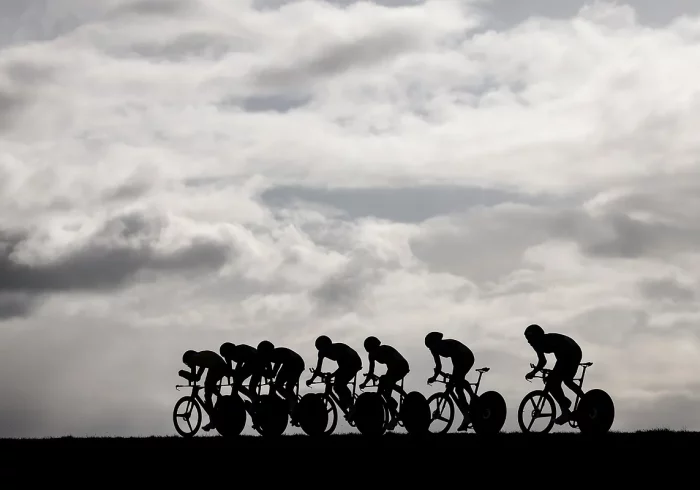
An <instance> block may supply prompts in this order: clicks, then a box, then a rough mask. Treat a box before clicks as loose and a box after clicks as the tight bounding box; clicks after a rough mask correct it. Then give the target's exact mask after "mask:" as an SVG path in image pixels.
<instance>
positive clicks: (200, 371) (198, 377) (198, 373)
mask: <svg viewBox="0 0 700 490" xmlns="http://www.w3.org/2000/svg"><path fill="white" fill-rule="evenodd" d="M205 369H206V368H205V367H204V366H201V367H200V368H199V371H198V372H197V374H196V375H195V376H196V377H197V381H199V380H200V379H202V374H203V373H204V370H205Z"/></svg>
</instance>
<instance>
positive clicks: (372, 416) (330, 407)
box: [300, 368, 387, 436]
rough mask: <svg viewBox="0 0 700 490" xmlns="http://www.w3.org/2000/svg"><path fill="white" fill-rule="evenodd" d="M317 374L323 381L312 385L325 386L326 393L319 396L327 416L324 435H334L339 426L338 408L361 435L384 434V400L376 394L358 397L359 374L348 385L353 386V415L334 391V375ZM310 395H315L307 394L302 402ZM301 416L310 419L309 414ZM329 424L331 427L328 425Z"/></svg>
mask: <svg viewBox="0 0 700 490" xmlns="http://www.w3.org/2000/svg"><path fill="white" fill-rule="evenodd" d="M309 371H311V373H314V369H313V368H309ZM316 374H317V375H318V376H319V377H320V378H321V381H316V382H314V383H311V384H321V383H323V384H325V390H324V392H323V393H322V394H317V395H320V397H321V399H322V401H323V404H324V411H323V413H325V415H326V417H325V420H326V424H325V429H324V430H323V432H322V434H323V435H330V434H332V433H333V431H334V430H335V428H336V426H337V425H338V407H340V410H341V411H342V412H343V416H344V418H345V420H346V421H347V422H348V424H350V426H351V427H355V428H357V429H358V430H359V431H360V433H361V434H363V435H368V436H375V435H381V434H382V433H383V432H384V427H385V424H386V418H387V413H386V408H385V406H384V401H383V400H382V397H381V395H379V393H375V392H365V393H361V394H360V395H359V396H358V395H357V374H355V376H353V378H352V381H351V382H350V383H348V385H350V384H352V406H353V408H352V410H353V412H354V413H353V414H352V415H351V414H350V410H348V409H346V408H345V407H343V406H342V404H341V403H340V400H339V398H338V396H337V395H336V394H335V392H334V391H333V380H332V379H331V374H332V373H323V372H319V373H316ZM310 395H314V393H307V394H306V395H304V397H303V398H302V401H303V399H304V398H306V397H309V396H310ZM300 403H301V402H300ZM308 403H309V405H311V403H314V404H316V406H318V404H317V403H316V402H312V401H309V402H308ZM301 415H302V417H305V418H310V415H309V414H308V413H304V412H302V413H301ZM323 418H324V417H323V416H322V418H321V421H320V422H317V423H318V425H319V426H320V425H322V424H321V422H322V421H323ZM329 419H330V420H329ZM329 422H330V426H329V425H328V423H329Z"/></svg>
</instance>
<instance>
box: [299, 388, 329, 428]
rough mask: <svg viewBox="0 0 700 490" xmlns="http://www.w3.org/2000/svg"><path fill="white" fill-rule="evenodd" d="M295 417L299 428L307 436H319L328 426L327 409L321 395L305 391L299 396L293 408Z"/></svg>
mask: <svg viewBox="0 0 700 490" xmlns="http://www.w3.org/2000/svg"><path fill="white" fill-rule="evenodd" d="M295 412H296V418H297V421H298V422H299V425H300V426H301V429H302V430H303V431H304V432H305V433H306V434H307V435H309V436H320V435H324V434H325V433H326V427H328V410H327V408H326V404H325V402H324V400H323V396H322V395H320V394H318V393H307V394H306V395H304V396H302V397H301V400H299V403H298V404H297V406H296V409H295Z"/></svg>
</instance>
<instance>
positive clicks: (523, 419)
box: [518, 390, 557, 434]
mask: <svg viewBox="0 0 700 490" xmlns="http://www.w3.org/2000/svg"><path fill="white" fill-rule="evenodd" d="M556 416H557V410H556V406H555V405H554V400H553V399H552V397H551V396H550V395H549V394H548V393H545V392H544V391H542V390H535V391H531V392H530V393H528V394H527V395H525V398H523V401H522V402H520V407H518V425H519V426H520V430H522V431H523V432H526V433H533V434H536V433H539V434H546V433H548V432H549V431H550V430H552V427H553V426H554V419H555V418H556Z"/></svg>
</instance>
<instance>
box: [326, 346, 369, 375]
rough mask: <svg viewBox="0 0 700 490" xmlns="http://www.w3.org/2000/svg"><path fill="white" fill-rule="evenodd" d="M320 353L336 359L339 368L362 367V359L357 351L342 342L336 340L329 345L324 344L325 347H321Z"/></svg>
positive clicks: (332, 359) (333, 359) (358, 368)
mask: <svg viewBox="0 0 700 490" xmlns="http://www.w3.org/2000/svg"><path fill="white" fill-rule="evenodd" d="M318 355H319V356H320V357H325V358H327V359H330V360H331V361H335V362H336V363H337V364H338V369H342V370H345V369H355V368H357V370H358V371H359V370H360V369H361V368H362V359H361V358H360V355H359V354H358V353H357V351H355V349H353V348H352V347H350V346H349V345H347V344H344V343H342V342H334V343H332V344H330V345H329V346H327V347H326V346H324V348H323V349H319V351H318ZM355 372H356V371H355Z"/></svg>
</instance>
